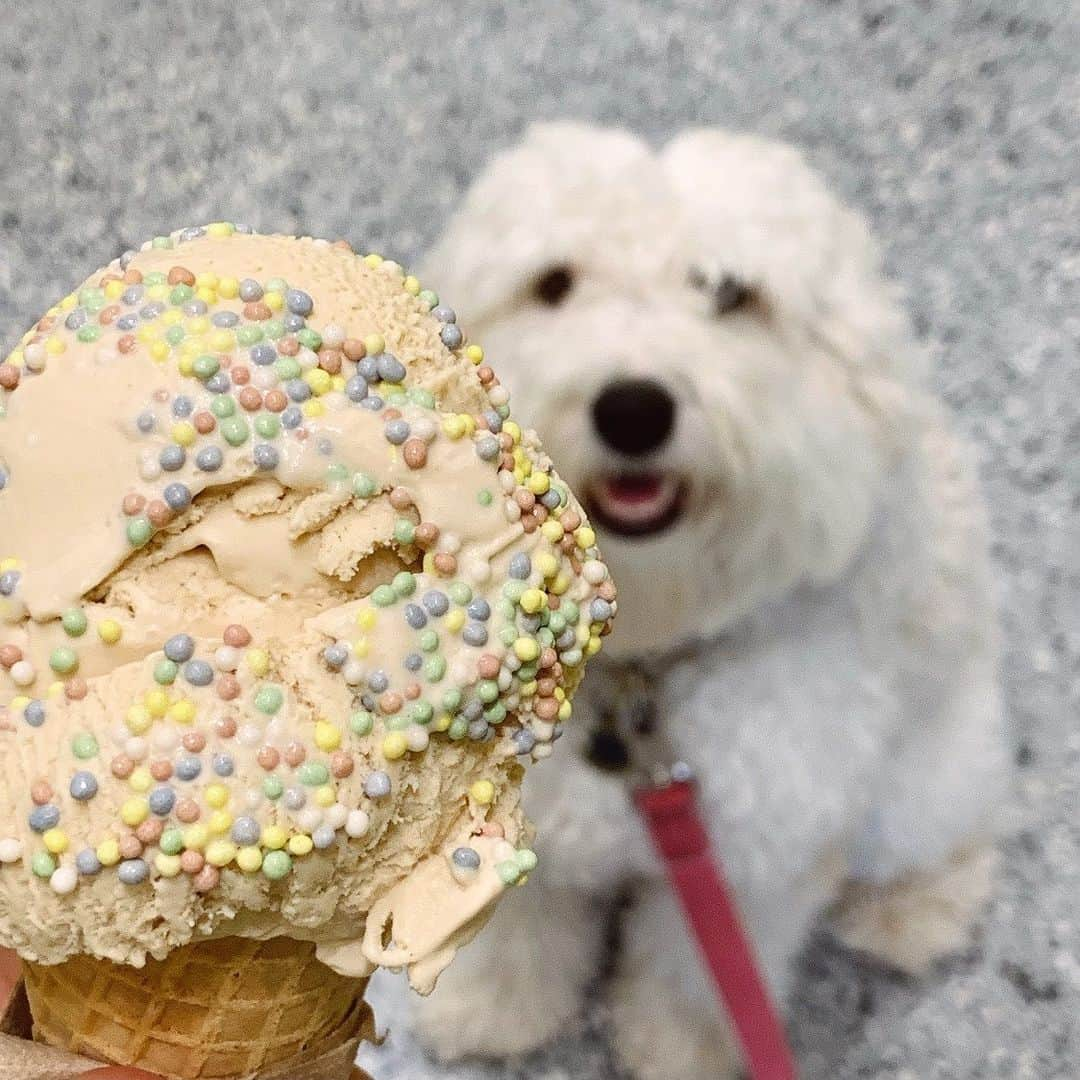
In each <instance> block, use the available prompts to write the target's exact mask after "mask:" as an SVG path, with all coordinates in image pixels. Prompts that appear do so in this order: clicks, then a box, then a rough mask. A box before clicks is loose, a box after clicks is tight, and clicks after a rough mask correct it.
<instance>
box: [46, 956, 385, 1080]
mask: <svg viewBox="0 0 1080 1080" xmlns="http://www.w3.org/2000/svg"><path fill="white" fill-rule="evenodd" d="M25 980H26V990H27V995H28V997H29V1001H30V1011H31V1013H32V1014H33V1018H34V1038H35V1039H36V1040H38V1041H39V1042H45V1043H48V1044H50V1045H52V1046H57V1047H60V1048H62V1049H65V1050H70V1051H73V1052H75V1053H78V1054H84V1055H87V1056H89V1057H93V1058H98V1059H100V1060H102V1061H107V1062H109V1063H111V1064H117V1065H135V1066H138V1067H139V1068H142V1069H147V1070H149V1071H151V1072H154V1073H160V1074H161V1075H163V1076H166V1077H169V1078H170V1080H173V1078H175V1080H211V1078H221V1080H224V1078H226V1077H228V1078H230V1080H240V1078H249V1077H256V1076H259V1077H264V1076H265V1077H270V1076H281V1077H290V1078H291V1077H297V1078H299V1077H300V1076H303V1075H304V1072H303V1066H304V1064H305V1063H313V1062H315V1061H316V1060H317V1059H325V1056H326V1055H328V1054H331V1053H332V1052H333V1051H335V1050H338V1049H343V1051H345V1050H347V1049H348V1047H349V1045H350V1044H351V1047H352V1050H353V1051H355V1047H356V1044H357V1042H358V1040H359V1038H360V1037H361V1035H362V1034H364V1033H365V1032H366V1033H369V1034H370V1032H371V1030H372V1029H371V1023H370V1019H371V1014H370V1009H369V1008H368V1007H367V1006H366V1005H365V1004H364V1000H363V995H364V987H365V984H366V980H362V979H361V980H358V979H351V978H346V977H344V976H341V975H338V974H337V973H336V972H334V971H332V970H331V969H330V968H328V967H327V966H326V965H325V964H323V963H321V962H320V961H319V960H317V959H316V958H315V947H314V945H311V944H310V943H307V942H298V941H294V940H292V939H290V938H283V937H279V938H272V939H270V940H268V941H256V940H252V939H247V938H238V937H229V938H220V939H214V940H211V941H206V942H200V943H198V944H195V945H188V946H186V947H184V948H180V949H176V950H174V951H173V952H172V953H170V954H169V956H168V957H167V958H166V959H165V960H160V961H155V960H151V961H149V962H148V963H147V964H146V966H145V967H143V968H134V967H128V966H125V965H121V964H114V963H111V962H110V961H108V960H99V959H96V958H94V957H90V956H85V955H84V956H77V957H75V958H74V959H72V960H69V961H67V962H66V963H63V964H56V965H50V966H45V965H38V964H27V965H26V969H25ZM351 1058H352V1054H350V1053H346V1052H343V1053H342V1055H341V1063H340V1064H341V1075H342V1076H345V1075H347V1073H348V1063H350V1062H351ZM319 1075H320V1076H325V1077H328V1078H330V1077H333V1076H335V1075H336V1074H335V1073H332V1072H330V1071H329V1070H327V1068H326V1065H325V1060H323V1061H322V1064H321V1067H320V1072H319Z"/></svg>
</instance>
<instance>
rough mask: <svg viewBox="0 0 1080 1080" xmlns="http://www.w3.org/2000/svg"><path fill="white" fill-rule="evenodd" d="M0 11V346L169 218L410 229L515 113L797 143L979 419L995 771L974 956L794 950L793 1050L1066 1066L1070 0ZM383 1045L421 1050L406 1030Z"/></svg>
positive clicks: (1075, 316)
mask: <svg viewBox="0 0 1080 1080" xmlns="http://www.w3.org/2000/svg"><path fill="white" fill-rule="evenodd" d="M46 12H48V14H47V16H46ZM64 12H77V14H74V15H72V16H71V17H70V18H69V17H68V16H66V15H65V14H64ZM313 13H315V14H313ZM0 27H2V30H0V103H2V115H3V117H4V120H5V126H6V128H7V137H6V140H5V153H4V155H3V156H2V157H0V193H2V202H0V340H2V341H3V342H4V343H6V344H7V345H11V344H13V343H14V341H15V339H16V336H17V334H18V333H19V332H20V331H21V330H23V329H24V328H25V326H26V325H28V324H29V322H30V321H31V320H32V318H34V317H36V316H37V315H38V314H39V313H40V312H41V311H42V310H44V308H45V307H46V306H47V305H48V303H49V302H51V300H52V299H53V298H55V297H56V296H57V295H59V293H60V291H61V290H62V289H63V288H64V287H65V286H67V285H70V284H71V283H72V282H73V281H74V280H76V279H77V278H79V277H80V276H81V275H84V274H87V273H89V272H90V271H91V270H93V269H94V268H95V267H96V266H98V265H99V264H100V263H101V262H102V261H103V260H104V259H105V258H107V257H111V256H112V255H113V254H115V253H117V252H119V251H120V250H121V249H122V248H124V247H127V246H129V245H131V244H133V243H135V242H138V241H141V240H143V239H144V238H146V237H149V236H151V235H153V234H155V233H157V232H160V231H162V230H163V229H165V228H168V227H172V226H176V225H180V224H189V223H192V222H202V221H206V220H212V219H215V218H220V217H231V218H234V219H237V220H249V221H251V222H252V223H254V224H255V225H257V226H258V227H260V228H261V229H263V230H271V229H280V230H285V231H295V230H303V231H307V232H312V233H314V234H316V235H325V236H331V237H333V236H346V237H348V238H350V239H352V240H354V241H356V242H357V243H359V244H363V245H365V246H367V247H368V248H375V249H379V250H384V251H386V252H388V253H392V254H393V255H395V256H396V257H399V258H402V259H405V260H408V259H411V258H413V257H415V256H416V255H417V254H418V253H419V252H420V251H421V250H422V249H423V247H424V246H425V245H426V244H427V243H428V242H430V240H431V239H432V238H433V237H434V236H435V234H436V232H437V230H438V228H439V225H440V222H441V221H442V220H443V219H444V217H445V215H446V213H447V211H448V210H449V208H450V207H451V206H452V205H453V203H454V201H455V200H456V199H457V198H458V196H459V194H460V193H461V191H462V190H463V189H464V187H465V186H466V185H467V184H468V182H469V180H470V178H471V177H472V176H473V175H474V173H475V172H476V170H477V169H478V168H479V166H480V165H481V163H482V162H483V160H484V159H485V157H486V156H487V155H488V154H489V153H490V152H491V151H492V150H493V149H495V148H496V147H500V146H503V145H505V144H506V143H508V142H509V141H511V140H513V139H514V138H515V137H516V135H517V134H518V133H519V132H520V130H521V129H522V127H523V125H524V124H525V123H526V122H527V121H528V120H529V119H531V118H534V117H556V116H567V115H571V116H580V117H589V118H592V119H595V120H599V121H603V122H620V123H625V124H627V125H630V126H632V127H634V128H636V129H637V130H639V131H641V132H643V133H644V134H646V135H647V136H650V137H652V138H655V139H658V140H659V139H663V138H664V137H665V136H666V135H667V134H668V133H670V132H671V131H672V130H674V129H677V128H679V127H680V126H682V125H686V124H691V123H716V124H724V125H728V126H732V127H736V128H743V129H752V130H756V131H759V132H762V133H765V134H769V135H774V136H779V137H783V138H786V139H790V140H792V141H794V142H795V143H798V144H800V145H801V146H803V147H805V148H806V149H807V151H808V152H809V154H810V157H811V159H812V160H813V161H814V162H815V163H816V164H817V165H818V167H820V168H821V169H822V170H823V171H824V172H825V174H826V175H827V176H828V177H829V178H830V179H831V181H832V182H833V183H834V184H835V186H836V187H837V189H838V190H839V191H840V192H841V193H842V194H843V195H844V196H845V197H846V198H848V199H849V200H851V201H852V202H853V203H855V204H856V205H857V206H859V207H861V208H862V209H863V210H864V211H865V212H866V213H867V214H869V216H870V217H871V219H872V220H873V222H874V224H875V227H876V230H877V232H878V234H879V235H880V237H881V238H882V240H883V242H884V245H885V247H886V250H887V253H888V261H889V266H890V269H891V270H892V271H893V272H894V273H895V274H896V275H897V276H898V277H899V278H900V279H901V280H902V281H903V282H904V283H905V284H906V285H907V287H908V290H909V294H910V308H911V311H912V314H913V317H914V319H915V323H916V326H917V328H918V332H919V336H920V338H921V339H922V341H923V342H924V343H925V345H926V347H927V348H928V349H929V350H930V352H931V353H932V355H933V358H934V360H935V364H936V372H937V375H936V378H937V384H938V387H939V388H940V390H941V392H942V393H943V394H944V396H945V397H946V399H947V400H948V401H949V403H950V404H951V405H952V407H953V408H954V409H955V410H956V412H957V413H958V415H959V418H960V423H961V424H962V425H963V427H964V428H965V429H966V430H967V431H968V432H969V433H970V434H971V436H972V437H973V438H974V439H975V440H976V441H977V443H978V445H979V446H980V447H981V450H982V465H983V474H984V478H985V482H986V489H987V491H988V494H989V497H990V500H991V503H992V510H993V525H994V532H995V548H994V551H995V556H996V560H997V566H998V569H999V579H1000V587H1001V604H1002V609H1003V612H1004V625H1005V632H1006V642H1007V646H1006V655H1005V662H1004V670H1003V678H1004V681H1005V685H1006V689H1007V695H1008V703H1009V708H1010V710H1011V715H1012V718H1013V721H1014V724H1015V731H1016V738H1017V758H1018V761H1019V763H1020V764H1021V766H1022V767H1021V769H1020V770H1019V781H1018V790H1017V795H1016V798H1015V800H1014V803H1013V805H1012V807H1011V808H1010V821H1011V830H1010V838H1009V839H1007V840H1006V842H1005V844H1004V848H1005V855H1006V859H1005V872H1004V876H1003V880H1002V883H1001V888H1000V891H999V896H998V899H997V901H996V903H995V904H994V907H993V910H992V912H991V914H990V917H989V921H988V925H987V927H986V933H985V937H984V939H983V941H982V943H981V944H980V945H979V946H978V947H977V948H975V949H974V950H972V952H971V954H970V955H969V956H967V957H965V958H962V959H960V960H958V961H956V962H954V963H952V964H950V965H948V966H947V967H946V968H944V969H943V970H942V971H940V972H939V973H938V974H937V975H936V976H935V977H934V978H933V979H931V980H930V981H929V982H928V983H926V984H924V985H915V984H911V983H907V982H904V981H900V980H897V979H894V978H890V977H888V976H885V975H882V974H880V973H877V972H874V971H872V970H870V969H869V968H865V967H863V966H861V965H859V964H858V963H857V962H855V961H853V960H852V959H851V958H849V957H847V956H845V955H843V954H841V953H840V952H839V951H838V950H836V949H834V948H833V947H831V946H829V945H828V944H827V943H825V942H824V941H820V942H818V943H816V944H815V945H813V946H812V947H811V948H810V949H809V950H808V951H807V954H806V957H805V959H804V961H803V964H802V971H801V978H800V980H799V982H798V986H797V994H796V1002H795V1006H794V1015H793V1032H794V1039H795V1042H796V1045H797V1049H798V1051H799V1053H800V1055H801V1059H802V1062H803V1069H804V1075H805V1076H806V1077H811V1078H821V1080H824V1078H829V1080H832V1078H836V1077H896V1078H904V1080H915V1078H920V1080H921V1078H933V1077H949V1078H954V1077H956V1078H958V1077H973V1078H974V1077H997V1076H1001V1077H1038V1078H1048V1077H1075V1076H1080V1031H1078V1030H1077V1024H1078V1021H1077V1019H1076V1017H1077V1016H1078V1014H1080V926H1078V925H1077V914H1076V900H1077V897H1078V895H1080V852H1078V841H1080V832H1078V827H1077V821H1078V815H1077V811H1078V809H1080V807H1078V803H1080V725H1078V724H1077V722H1076V721H1077V713H1078V706H1080V524H1078V523H1080V360H1078V349H1080V304H1078V301H1080V184H1078V170H1077V165H1076V160H1077V159H1076V152H1077V148H1078V146H1080V110H1078V102H1080V9H1078V7H1077V4H1076V3H1075V2H1073V3H1069V2H1068V0H1061V2H1058V3H1055V2H1053V0H1041V2H1037V3H1034V2H1033V3H1023V2H1021V0H957V2H955V3H947V2H942V0H914V2H908V3H903V4H900V3H895V4H893V3H888V2H886V0H875V2H873V3H855V2H851V0H838V2H832V3H828V2H806V3H795V2H780V0H774V2H764V0H753V2H744V3H738V4H736V3H730V4H724V5H720V4H717V3H715V2H714V0H707V2H706V0H703V2H701V3H699V4H693V3H675V2H671V0H668V2H664V3H660V2H648V0H627V2H621V3H618V2H614V0H612V2H610V3H598V2H594V0H579V2H577V3H564V2H561V0H546V2H545V3H544V4H543V5H539V4H536V5H509V6H507V7H504V6H503V5H502V4H495V3H485V2H483V0H461V2H454V3H448V4H421V3H416V2H414V0H394V2H393V3H385V2H382V0H378V2H374V0H373V2H370V3H364V4H360V3H335V4H329V3H327V4H310V3H282V2H278V0H266V2H264V3H261V4H255V3H246V2H245V3H242V4H228V5H226V4H216V5H207V4H201V3H191V4H182V5H181V4H149V3H148V4H140V3H136V2H128V3H114V4H105V3H100V2H97V0H84V2H82V3H80V4H78V5H75V4H71V5H67V4H55V5H44V4H29V3H13V2H11V0H5V2H3V3H0ZM59 509H60V510H61V511H62V508H59ZM603 1020H604V1018H603V1012H602V1008H601V1007H599V1006H598V1007H597V1008H596V1009H595V1010H594V1012H593V1014H592V1016H591V1017H590V1019H589V1021H588V1024H587V1029H586V1030H585V1032H584V1034H582V1035H581V1036H580V1037H578V1036H574V1037H572V1038H570V1037H568V1039H567V1040H566V1041H565V1042H564V1043H563V1044H561V1045H559V1046H557V1047H554V1048H552V1049H551V1050H550V1052H548V1053H545V1054H543V1055H540V1056H538V1057H536V1058H534V1059H531V1060H529V1061H528V1062H525V1063H518V1064H517V1065H516V1066H514V1067H510V1068H507V1069H492V1070H487V1071H476V1070H471V1069H470V1070H465V1071H461V1072H458V1073H455V1074H454V1075H455V1077H456V1078H457V1080H464V1078H465V1077H466V1076H468V1077H479V1076H483V1077H485V1078H490V1080H494V1078H496V1077H498V1078H505V1080H509V1078H511V1077H513V1078H524V1077H537V1078H541V1077H542V1078H547V1080H555V1078H571V1077H573V1078H580V1080H601V1078H604V1077H609V1076H613V1075H614V1073H613V1072H612V1070H611V1067H610V1064H609V1059H608V1057H607V1053H606V1049H605V1046H604V1023H603ZM377 1068H378V1069H379V1077H380V1080H391V1078H394V1080H397V1078H405V1077H409V1078H416V1077H419V1076H421V1075H428V1073H427V1072H426V1071H425V1069H424V1067H423V1066H421V1064H420V1063H419V1062H418V1061H417V1060H416V1059H415V1058H414V1057H413V1056H412V1054H411V1051H410V1050H409V1048H408V1046H407V1045H401V1046H398V1047H397V1048H394V1047H393V1046H391V1047H390V1048H389V1049H388V1050H387V1051H386V1052H384V1053H383V1055H382V1057H381V1059H380V1063H379V1065H378V1066H377ZM430 1075H431V1076H433V1077H434V1076H439V1075H446V1074H439V1073H437V1072H434V1071H433V1072H431V1073H430Z"/></svg>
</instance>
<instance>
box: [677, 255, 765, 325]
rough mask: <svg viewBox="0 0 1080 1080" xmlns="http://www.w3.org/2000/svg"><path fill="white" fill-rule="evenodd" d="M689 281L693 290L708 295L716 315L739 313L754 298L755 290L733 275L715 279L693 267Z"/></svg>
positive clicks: (688, 276) (688, 277)
mask: <svg viewBox="0 0 1080 1080" xmlns="http://www.w3.org/2000/svg"><path fill="white" fill-rule="evenodd" d="M687 281H688V282H689V284H690V287H691V288H694V289H697V290H699V291H700V292H703V293H706V294H708V296H709V299H710V301H711V302H712V312H713V314H714V315H728V314H730V313H731V312H733V311H738V310H739V308H742V307H745V306H746V305H747V304H748V303H749V302H750V301H751V300H753V298H754V290H753V289H752V288H751V287H750V286H749V285H747V284H746V283H745V282H742V281H740V280H739V279H738V278H737V277H734V276H733V275H731V274H724V275H723V277H720V278H714V277H710V276H709V275H708V274H706V273H705V271H704V270H702V269H701V268H700V267H697V266H692V267H691V268H690V272H689V274H688V275H687Z"/></svg>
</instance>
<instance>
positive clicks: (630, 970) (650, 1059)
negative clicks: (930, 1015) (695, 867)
mask: <svg viewBox="0 0 1080 1080" xmlns="http://www.w3.org/2000/svg"><path fill="white" fill-rule="evenodd" d="M623 937H624V942H625V943H624V946H623V955H622V957H621V958H620V962H619V970H618V974H617V975H616V977H615V979H614V980H613V982H612V986H611V1019H612V1026H613V1028H614V1032H613V1035H614V1046H615V1053H616V1056H617V1057H618V1058H619V1060H620V1062H621V1063H622V1065H623V1066H624V1067H625V1068H626V1069H627V1071H628V1072H629V1073H630V1074H631V1075H632V1076H633V1077H634V1078H635V1080H668V1078H669V1077H673V1076H677V1077H679V1078H680V1080H706V1078H709V1080H727V1078H729V1077H736V1076H738V1075H739V1069H740V1065H739V1055H738V1051H737V1049H736V1047H735V1042H734V1038H733V1036H732V1034H731V1030H730V1028H729V1027H728V1024H727V1019H726V1017H725V1016H724V1015H723V1012H722V1010H721V1008H720V1006H719V1004H718V1003H717V1000H716V996H715V993H714V991H713V988H712V984H711V982H710V981H709V976H708V973H707V972H706V971H705V969H704V968H703V967H702V965H701V961H700V960H699V959H698V955H697V951H696V949H695V947H694V944H693V942H692V941H691V939H690V937H689V936H688V934H687V931H686V928H685V922H684V920H683V914H682V911H681V909H680V908H679V905H678V902H677V901H676V900H675V897H674V895H673V894H672V893H671V891H670V890H669V889H668V887H667V885H666V884H655V885H650V886H649V887H647V888H646V889H644V890H643V891H642V893H641V894H640V895H639V896H638V897H637V898H636V899H635V901H634V904H633V907H632V908H631V909H630V910H629V911H628V912H627V914H626V921H625V925H624V932H623Z"/></svg>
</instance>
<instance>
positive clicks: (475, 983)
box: [413, 875, 604, 1060]
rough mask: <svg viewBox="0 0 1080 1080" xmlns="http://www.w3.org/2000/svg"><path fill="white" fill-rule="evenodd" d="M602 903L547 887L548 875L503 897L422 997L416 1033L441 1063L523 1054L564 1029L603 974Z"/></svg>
mask: <svg viewBox="0 0 1080 1080" xmlns="http://www.w3.org/2000/svg"><path fill="white" fill-rule="evenodd" d="M602 907H603V905H601V904H598V903H597V901H596V900H595V899H594V898H592V897H590V896H588V895H587V894H585V893H583V892H578V891H574V890H554V889H550V888H545V887H544V884H543V881H542V875H536V876H535V877H534V879H533V880H530V881H529V882H528V884H526V885H523V886H521V887H520V888H516V889H513V890H512V891H511V892H510V894H509V895H507V896H505V897H503V899H502V900H501V901H500V902H499V904H498V906H497V907H496V909H495V913H494V915H493V916H492V918H491V923H490V925H488V926H487V927H485V928H484V929H483V930H482V931H481V933H480V934H479V935H478V936H477V938H476V940H475V941H473V942H471V943H470V944H469V945H468V946H466V947H465V948H464V949H462V950H461V952H460V953H459V954H458V956H457V958H456V959H455V960H454V962H453V964H451V965H450V967H449V968H448V969H447V970H446V971H445V972H444V973H443V975H442V976H441V977H440V979H439V984H438V986H437V987H436V989H435V991H434V993H432V995H431V996H430V997H428V998H417V999H416V1000H415V1002H414V1006H413V1021H414V1028H415V1033H416V1035H417V1037H418V1038H419V1039H420V1040H421V1042H423V1043H424V1044H425V1045H426V1046H427V1047H428V1048H429V1049H430V1050H431V1052H432V1053H433V1054H434V1055H435V1056H436V1057H438V1058H440V1059H442V1060H454V1059H456V1058H461V1057H466V1056H469V1055H477V1056H481V1057H504V1056H506V1055H508V1054H517V1053H523V1052H525V1051H528V1050H532V1049H534V1048H535V1047H537V1046H540V1045H542V1044H543V1043H545V1042H547V1041H548V1040H549V1039H551V1038H553V1037H554V1036H556V1035H558V1034H560V1033H562V1032H564V1031H565V1030H566V1028H567V1026H568V1025H569V1024H572V1023H573V1022H574V1021H575V1020H576V1018H577V1016H578V1014H579V1012H580V1011H581V1007H582V997H583V992H584V990H585V988H586V986H587V984H588V983H589V981H590V980H591V979H593V978H594V977H595V975H596V971H597V967H598V964H599V955H600V951H601V945H602V940H603V934H604V914H603V911H602Z"/></svg>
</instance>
